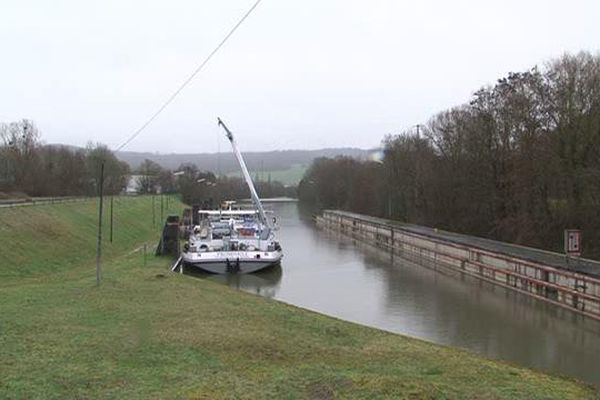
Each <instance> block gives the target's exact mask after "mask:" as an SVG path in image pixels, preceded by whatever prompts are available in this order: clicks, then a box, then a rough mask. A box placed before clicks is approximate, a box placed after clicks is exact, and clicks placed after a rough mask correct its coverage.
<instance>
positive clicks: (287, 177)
mask: <svg viewBox="0 0 600 400" xmlns="http://www.w3.org/2000/svg"><path fill="white" fill-rule="evenodd" d="M307 169H308V165H305V164H293V165H292V166H291V167H290V168H288V169H278V170H272V171H251V172H250V175H251V176H252V178H254V177H255V176H256V175H257V174H258V177H259V179H258V180H260V181H268V180H269V176H270V177H271V181H278V182H281V183H283V184H284V185H291V186H296V185H298V183H300V180H301V179H302V177H303V176H304V173H305V172H306V170H307ZM227 176H230V177H239V176H240V173H239V172H231V173H229V174H227Z"/></svg>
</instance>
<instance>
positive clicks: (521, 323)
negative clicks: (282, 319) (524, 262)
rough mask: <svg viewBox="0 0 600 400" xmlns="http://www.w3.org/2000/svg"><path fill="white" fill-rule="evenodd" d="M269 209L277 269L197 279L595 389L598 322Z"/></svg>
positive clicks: (291, 210) (284, 207)
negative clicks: (276, 229)
mask: <svg viewBox="0 0 600 400" xmlns="http://www.w3.org/2000/svg"><path fill="white" fill-rule="evenodd" d="M269 208H271V209H274V210H275V211H276V213H277V215H278V216H279V218H278V219H279V222H280V225H281V231H280V240H281V243H282V245H283V249H284V253H285V256H284V259H283V261H282V268H280V269H278V270H274V271H266V272H265V274H264V275H263V274H255V275H241V276H229V277H225V276H214V275H212V276H206V275H204V276H203V277H204V278H205V279H211V280H215V281H219V282H222V283H224V284H227V285H229V286H232V287H236V288H239V289H241V290H245V291H248V292H252V293H256V294H259V295H262V296H266V297H272V298H275V299H278V300H281V301H284V302H287V303H291V304H295V305H298V306H300V307H304V308H308V309H312V310H315V311H319V312H322V313H324V314H328V315H332V316H335V317H338V318H342V319H346V320H349V321H354V322H358V323H361V324H365V325H370V326H375V327H378V328H381V329H385V330H389V331H392V332H398V333H402V334H406V335H410V336H414V337H419V338H423V339H426V340H430V341H433V342H436V343H442V344H446V345H450V346H457V347H462V348H465V349H469V350H471V351H474V352H477V353H480V354H483V355H485V356H488V357H493V358H498V359H503V360H508V361H511V362H514V363H517V364H520V365H524V366H529V367H535V368H538V369H544V370H549V371H553V372H558V373H561V374H565V375H570V376H573V377H577V378H579V379H582V380H585V381H587V382H590V383H594V384H596V385H598V386H600V374H599V373H598V370H599V368H600V323H598V322H597V321H593V320H590V319H586V318H583V317H581V316H578V315H576V314H574V313H571V312H570V311H568V310H564V309H561V308H558V307H555V306H552V305H549V304H547V303H544V302H541V301H538V300H535V299H532V298H530V297H527V296H525V295H522V294H520V293H517V292H514V291H511V290H508V289H504V288H501V287H498V286H494V285H491V284H489V283H487V282H483V281H480V280H478V279H475V278H472V277H466V276H461V275H458V276H456V275H455V274H454V273H450V272H448V271H446V270H444V269H439V267H436V266H434V265H428V266H426V267H424V266H422V265H417V264H415V263H413V262H409V261H406V260H405V259H403V258H400V257H398V256H392V255H391V254H389V253H388V252H384V251H381V250H379V249H376V248H373V247H371V246H366V245H364V244H361V243H358V242H356V241H355V240H352V239H349V238H347V237H346V236H342V235H340V234H338V233H334V232H327V231H322V230H317V229H315V228H314V225H313V223H312V221H310V219H309V217H310V214H308V213H304V212H300V211H299V210H298V208H297V206H296V204H272V205H269ZM436 268H437V269H438V271H435V269H436Z"/></svg>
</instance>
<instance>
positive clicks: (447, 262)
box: [316, 210, 600, 320]
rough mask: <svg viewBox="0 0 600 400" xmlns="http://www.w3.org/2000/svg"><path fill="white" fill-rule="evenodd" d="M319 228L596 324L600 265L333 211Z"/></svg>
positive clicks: (322, 218)
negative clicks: (535, 300) (524, 294)
mask: <svg viewBox="0 0 600 400" xmlns="http://www.w3.org/2000/svg"><path fill="white" fill-rule="evenodd" d="M316 221H317V224H318V225H319V226H321V227H324V228H328V229H333V230H336V231H339V232H341V233H343V234H346V235H348V236H351V237H353V238H355V239H358V240H361V241H364V242H367V243H370V244H373V245H376V246H378V247H382V248H385V249H387V250H388V251H392V252H394V254H398V255H399V256H401V257H405V258H407V259H410V260H413V261H417V262H419V263H422V262H429V263H433V265H435V266H436V267H437V266H442V267H445V268H448V269H450V270H453V271H456V272H459V273H463V274H467V275H471V276H474V277H477V278H479V279H482V280H485V281H488V282H492V283H494V284H497V285H500V286H503V287H507V288H510V289H513V290H516V291H519V292H522V293H526V294H527V295H530V296H533V297H535V298H538V299H541V300H544V301H547V302H550V303H552V304H555V305H558V306H562V307H565V308H568V309H570V310H572V311H574V312H576V313H578V314H582V315H586V316H588V317H592V318H594V319H598V320H600V263H598V262H595V261H592V260H584V259H569V260H567V259H566V258H565V256H564V255H562V254H558V253H552V252H547V251H543V250H537V249H532V248H527V247H523V246H517V245H511V244H507V243H502V242H496V241H492V240H487V239H481V238H476V237H471V236H466V235H459V234H455V233H451V232H445V231H438V230H437V229H431V228H426V227H422V226H416V225H409V224H401V223H398V222H394V221H389V220H385V219H380V218H374V217H369V216H365V215H360V214H354V213H349V212H344V211H337V210H325V211H323V213H322V215H321V216H318V217H317V218H316Z"/></svg>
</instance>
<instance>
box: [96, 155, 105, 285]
mask: <svg viewBox="0 0 600 400" xmlns="http://www.w3.org/2000/svg"><path fill="white" fill-rule="evenodd" d="M103 189H104V161H102V164H101V166H100V187H99V188H98V196H99V197H100V207H99V209H98V246H97V248H96V286H98V287H99V286H100V280H101V277H102V273H101V268H102V266H101V259H102V208H103V206H104V205H103V195H104V193H103Z"/></svg>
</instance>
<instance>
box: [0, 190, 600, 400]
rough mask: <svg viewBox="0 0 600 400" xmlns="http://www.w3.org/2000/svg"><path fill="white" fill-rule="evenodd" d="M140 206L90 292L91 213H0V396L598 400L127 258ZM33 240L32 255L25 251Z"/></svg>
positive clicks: (74, 207) (568, 384)
mask: <svg viewBox="0 0 600 400" xmlns="http://www.w3.org/2000/svg"><path fill="white" fill-rule="evenodd" d="M148 202H149V200H148V199H147V198H140V199H123V202H122V203H121V206H122V209H121V212H122V215H121V216H120V221H121V222H122V225H121V228H122V230H121V231H120V233H119V235H121V236H119V237H120V240H119V241H117V240H115V241H113V244H112V245H109V244H106V246H105V248H106V261H105V264H104V282H103V285H102V286H101V287H100V288H95V286H94V283H95V280H94V279H95V278H94V273H93V271H94V269H93V265H94V263H93V256H94V243H95V242H94V240H93V237H88V236H89V235H90V233H93V232H95V230H94V226H93V225H94V223H93V221H94V215H95V212H96V207H95V204H93V203H90V204H65V205H54V206H47V207H39V208H33V207H32V208H28V209H15V210H8V212H7V210H0V221H1V222H2V226H3V228H2V230H1V231H0V240H2V243H5V244H7V245H5V246H4V247H3V248H2V249H1V250H0V253H1V254H0V256H1V257H0V259H1V260H2V264H1V268H0V274H1V275H0V276H1V278H0V398H2V399H4V398H7V399H12V398H14V399H21V398H28V399H30V398H33V399H35V398H57V399H59V398H60V399H62V398H127V399H138V398H139V399H147V398H196V399H221V398H223V399H225V398H232V399H244V398H252V399H253V398H260V399H262V398H286V399H296V398H298V399H302V398H313V399H332V398H432V399H434V398H435V399H448V398H457V399H463V398H478V399H513V398H526V399H553V398H556V399H582V398H590V399H592V398H598V397H599V394H598V392H596V391H594V389H592V388H590V387H587V386H585V385H582V384H580V383H577V382H575V381H572V380H570V379H565V378H560V377H554V376H549V375H545V374H543V373H540V372H536V371H531V370H528V369H523V368H518V367H515V366H511V365H507V364H503V363H499V362H495V361H490V360H486V359H482V358H480V357H477V356H474V355H472V354H469V353H466V352H464V351H460V350H455V349H451V348H447V347H442V346H437V345H433V344H430V343H426V342H422V341H419V340H415V339H409V338H406V337H402V336H399V335H395V334H391V333H386V332H382V331H378V330H375V329H370V328H367V327H363V326H359V325H355V324H351V323H347V322H343V321H339V320H336V319H333V318H328V317H325V316H322V315H319V314H315V313H312V312H308V311H305V310H301V309H298V308H296V307H292V306H289V305H285V304H281V303H278V302H275V301H272V300H268V299H264V298H260V297H256V296H253V295H250V294H246V293H243V292H237V291H235V290H233V289H230V288H228V287H226V286H222V285H219V284H216V283H212V282H208V281H201V280H197V279H191V278H188V277H185V276H181V275H178V274H171V273H169V272H168V264H169V260H168V259H164V258H154V257H152V258H150V259H149V262H148V264H147V265H146V266H144V265H143V259H142V255H141V254H140V252H132V250H133V249H135V248H136V247H138V246H139V244H140V243H141V242H144V241H149V240H151V239H155V238H156V235H157V228H155V227H152V224H151V214H148V211H149V210H150V213H151V208H149V204H148ZM171 205H172V206H174V207H177V206H179V204H176V203H171ZM115 215H116V214H115ZM38 219H41V220H42V221H44V222H43V224H44V226H45V228H44V229H46V232H38V227H39V225H38V223H37V221H38ZM24 221H29V222H28V223H25V222H24ZM4 224H9V226H10V228H8V229H6V227H5V225H4ZM55 225H56V226H57V227H56V228H55V227H54V226H55ZM50 229H54V230H53V231H52V233H53V234H50V233H49V231H48V230H50ZM116 237H117V236H116V235H115V238H116ZM58 239H61V240H58ZM71 239H72V240H73V242H71ZM23 242H25V243H23ZM88 242H89V243H88ZM32 243H35V244H37V245H39V246H40V248H39V249H36V250H35V251H32V252H26V251H25V250H26V249H27V248H29V247H30V245H31V244H32ZM111 246H112V247H111ZM20 249H23V251H25V252H22V251H21V250H20ZM5 259H9V260H10V263H6V262H5V261H4V260H5ZM15 264H17V265H23V266H24V267H25V268H24V269H23V270H21V271H20V272H14V271H12V269H13V268H14V266H15ZM284 273H285V271H284Z"/></svg>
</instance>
